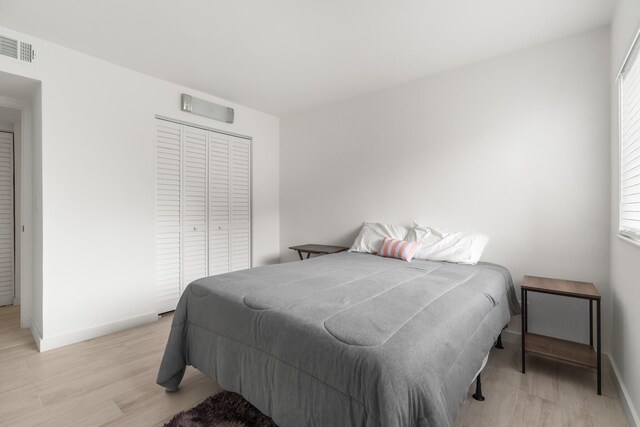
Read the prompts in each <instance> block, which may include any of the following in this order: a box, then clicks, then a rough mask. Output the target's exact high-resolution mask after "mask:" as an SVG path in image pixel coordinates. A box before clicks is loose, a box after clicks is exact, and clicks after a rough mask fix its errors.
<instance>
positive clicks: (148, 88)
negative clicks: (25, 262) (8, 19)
mask: <svg viewBox="0 0 640 427" xmlns="http://www.w3.org/2000/svg"><path fill="white" fill-rule="evenodd" d="M0 30H1V31H2V34H4V35H8V36H13V37H16V38H18V39H27V41H31V42H32V43H33V45H34V48H35V49H36V52H37V59H36V61H35V63H34V64H32V65H24V64H18V63H16V62H14V61H11V60H8V59H0V71H6V72H10V73H13V74H18V75H25V76H28V77H31V78H34V79H37V80H40V81H41V82H42V86H41V88H42V104H41V106H40V105H35V106H34V110H39V109H40V108H41V110H42V123H41V128H40V129H36V130H35V132H34V133H35V134H36V135H35V136H34V139H38V137H39V135H38V133H39V132H41V141H42V142H41V147H35V146H34V158H35V159H36V163H37V162H38V161H39V156H40V155H41V164H42V176H41V180H40V181H39V182H36V183H34V186H35V187H36V188H37V187H38V186H39V185H41V186H42V191H41V194H42V199H41V200H38V199H37V200H34V202H35V210H36V212H35V216H36V223H37V222H38V219H39V216H40V215H41V223H42V230H41V232H40V230H38V229H37V226H36V230H35V232H36V233H40V235H41V245H42V246H41V250H42V264H41V265H42V267H41V268H42V271H41V272H38V271H36V274H35V276H36V277H35V278H34V282H36V285H35V287H36V288H39V289H35V290H34V295H36V300H37V299H38V298H40V299H41V304H42V324H41V329H40V331H39V332H40V333H41V334H42V342H41V345H42V348H52V347H55V346H59V345H64V344H66V343H69V342H73V341H77V340H79V339H83V338H87V337H90V336H92V335H96V334H101V333H105V332H108V331H111V330H114V329H118V328H122V327H127V326H131V325H134V324H137V323H141V322H144V321H148V320H151V319H153V318H155V288H154V281H155V268H154V265H155V253H154V248H155V245H154V243H155V206H154V205H155V204H154V200H155V170H154V164H155V162H154V159H155V118H154V116H155V114H160V115H163V116H168V117H173V118H176V119H181V120H185V121H189V122H193V123H198V124H202V125H206V126H210V127H214V128H217V129H222V130H228V131H232V132H236V133H240V134H244V135H249V136H252V137H253V138H254V151H253V161H254V163H253V179H254V187H253V194H254V200H253V213H254V232H253V237H254V242H253V262H254V265H261V264H265V263H268V262H272V261H273V260H277V258H278V255H279V240H278V239H279V222H278V217H279V213H278V209H279V199H278V197H279V196H278V194H279V188H278V185H279V182H278V173H279V172H278V167H279V166H278V161H279V158H278V152H279V146H278V144H279V119H278V118H277V117H274V116H271V115H267V114H264V113H261V112H258V111H255V110H252V109H249V108H245V107H243V106H240V105H234V104H233V103H230V102H227V101H224V100H221V99H218V98H215V97H212V96H209V95H206V94H203V93H198V92H196V91H193V90H189V89H187V88H183V87H181V86H178V85H175V84H171V83H168V82H165V81H162V80H159V79H155V78H152V77H149V76H146V75H143V74H140V73H137V72H133V71H130V70H127V69H124V68H122V67H119V66H116V65H113V64H110V63H108V62H105V61H102V60H99V59H96V58H93V57H89V56H87V55H84V54H80V53H78V52H75V51H72V50H69V49H66V48H63V47H60V46H57V45H54V44H51V43H48V42H46V41H43V40H39V39H34V38H31V37H28V36H25V35H23V34H18V33H15V32H13V31H10V30H8V29H4V28H0ZM182 92H188V93H190V94H193V95H195V96H199V97H202V98H205V99H209V100H212V101H214V102H219V103H223V104H225V105H229V106H232V107H234V108H235V117H236V123H234V124H225V123H221V122H217V121H212V120H208V119H205V118H201V117H197V116H194V115H190V114H188V113H182V112H180V111H179V105H180V104H179V103H180V94H181V93H182ZM39 150H41V152H40V151H39ZM36 194H38V191H36ZM36 198H37V196H36ZM38 239H39V237H38V236H36V239H35V240H36V245H35V246H36V247H35V251H36V252H38ZM37 256H38V255H37V254H36V258H37ZM36 268H39V267H38V266H36ZM39 275H41V279H39V278H38V276H39ZM39 280H41V286H40V285H38V281H39ZM38 292H41V295H40V296H38ZM37 305H38V304H37V303H36V304H35V306H36V309H37ZM37 316H38V315H37V314H35V313H34V318H36V317H37Z"/></svg>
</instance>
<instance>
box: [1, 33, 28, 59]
mask: <svg viewBox="0 0 640 427" xmlns="http://www.w3.org/2000/svg"><path fill="white" fill-rule="evenodd" d="M18 47H19V49H18ZM0 55H1V56H8V57H9V58H13V59H17V60H19V61H22V62H33V60H34V59H35V57H36V53H35V51H34V50H33V46H32V45H31V43H26V42H22V41H21V42H19V41H18V40H15V39H12V38H9V37H5V36H0Z"/></svg>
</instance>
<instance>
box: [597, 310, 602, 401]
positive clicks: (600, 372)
mask: <svg viewBox="0 0 640 427" xmlns="http://www.w3.org/2000/svg"><path fill="white" fill-rule="evenodd" d="M596 311H597V313H596V316H597V318H596V322H597V325H596V328H598V352H597V363H598V378H597V381H598V385H597V388H598V395H601V394H602V350H601V347H602V346H601V341H602V340H601V339H600V333H601V329H600V300H596Z"/></svg>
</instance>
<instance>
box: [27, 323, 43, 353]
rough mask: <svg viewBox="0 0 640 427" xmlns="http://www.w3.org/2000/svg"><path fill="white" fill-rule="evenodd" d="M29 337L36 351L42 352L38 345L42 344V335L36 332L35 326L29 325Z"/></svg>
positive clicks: (38, 331)
mask: <svg viewBox="0 0 640 427" xmlns="http://www.w3.org/2000/svg"><path fill="white" fill-rule="evenodd" d="M30 329H31V336H32V337H33V342H35V343H36V348H37V349H38V351H42V350H40V343H41V342H42V333H41V332H40V330H38V328H36V325H34V324H31V327H30Z"/></svg>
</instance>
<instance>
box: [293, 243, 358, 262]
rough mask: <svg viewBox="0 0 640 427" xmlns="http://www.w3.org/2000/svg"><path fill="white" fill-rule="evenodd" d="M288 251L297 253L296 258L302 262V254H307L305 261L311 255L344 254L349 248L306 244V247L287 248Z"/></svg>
mask: <svg viewBox="0 0 640 427" xmlns="http://www.w3.org/2000/svg"><path fill="white" fill-rule="evenodd" d="M289 249H293V250H294V251H298V256H299V257H300V259H301V260H302V259H304V258H302V254H303V253H304V254H307V259H309V257H310V256H311V254H319V255H327V254H335V253H338V252H344V251H346V250H347V249H349V248H347V247H345V246H329V245H316V244H307V245H300V246H289Z"/></svg>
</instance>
